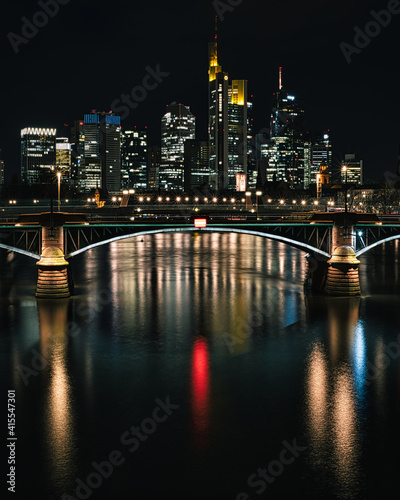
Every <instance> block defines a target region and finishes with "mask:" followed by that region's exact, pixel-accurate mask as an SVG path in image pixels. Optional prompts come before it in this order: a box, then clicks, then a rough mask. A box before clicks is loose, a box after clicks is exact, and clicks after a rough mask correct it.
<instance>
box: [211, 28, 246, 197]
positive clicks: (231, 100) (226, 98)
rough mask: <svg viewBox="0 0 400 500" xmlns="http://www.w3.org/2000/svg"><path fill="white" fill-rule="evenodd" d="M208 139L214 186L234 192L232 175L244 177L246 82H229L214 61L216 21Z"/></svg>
mask: <svg viewBox="0 0 400 500" xmlns="http://www.w3.org/2000/svg"><path fill="white" fill-rule="evenodd" d="M208 52H209V69H208V90H209V92H208V138H209V143H210V170H211V174H214V175H216V176H217V179H218V181H217V187H218V189H219V190H222V189H228V188H229V189H235V187H236V174H237V173H238V172H243V173H246V174H247V81H246V80H232V82H231V83H229V76H228V74H227V73H224V72H223V71H222V66H221V65H220V64H219V62H218V38H217V22H216V24H215V34H214V41H213V42H211V43H209V46H208Z"/></svg>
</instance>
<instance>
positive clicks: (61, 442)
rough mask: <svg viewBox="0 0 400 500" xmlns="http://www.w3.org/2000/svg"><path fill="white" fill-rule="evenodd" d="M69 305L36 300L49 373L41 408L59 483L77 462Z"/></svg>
mask: <svg viewBox="0 0 400 500" xmlns="http://www.w3.org/2000/svg"><path fill="white" fill-rule="evenodd" d="M68 305H69V301H68V300H62V299H58V300H57V301H54V300H53V301H38V315H39V331H40V346H41V354H42V356H43V359H45V360H46V371H47V373H48V379H47V380H48V387H47V391H46V397H45V407H44V419H45V421H46V427H47V439H46V444H47V447H48V462H49V464H50V467H49V470H50V475H51V477H52V481H53V482H54V483H55V484H56V485H58V486H60V485H62V484H64V483H65V482H66V481H67V480H68V476H70V475H71V474H73V473H74V472H73V471H74V470H75V464H76V456H75V451H76V447H75V442H76V432H75V420H74V411H73V403H72V387H71V381H70V377H69V374H68V370H67V359H66V358H67V346H68V335H67V332H66V325H67V313H68Z"/></svg>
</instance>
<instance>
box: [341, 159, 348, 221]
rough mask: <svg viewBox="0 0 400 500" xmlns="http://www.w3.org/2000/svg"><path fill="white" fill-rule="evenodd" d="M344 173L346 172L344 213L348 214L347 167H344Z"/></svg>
mask: <svg viewBox="0 0 400 500" xmlns="http://www.w3.org/2000/svg"><path fill="white" fill-rule="evenodd" d="M342 172H344V213H345V214H347V167H346V165H344V166H343V167H342Z"/></svg>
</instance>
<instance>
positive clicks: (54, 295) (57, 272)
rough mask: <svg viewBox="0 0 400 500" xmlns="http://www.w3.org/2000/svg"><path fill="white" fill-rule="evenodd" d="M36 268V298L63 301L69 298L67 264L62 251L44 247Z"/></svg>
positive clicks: (53, 247)
mask: <svg viewBox="0 0 400 500" xmlns="http://www.w3.org/2000/svg"><path fill="white" fill-rule="evenodd" d="M36 265H37V266H38V268H39V269H38V279H37V286H36V297H37V298H42V299H63V298H66V297H69V296H70V295H71V293H70V285H69V279H68V265H69V264H68V262H67V261H66V260H65V258H64V254H63V252H62V250H61V249H60V248H58V247H55V246H48V247H46V248H45V249H44V250H43V252H42V255H41V256H40V260H39V261H38V262H37V263H36Z"/></svg>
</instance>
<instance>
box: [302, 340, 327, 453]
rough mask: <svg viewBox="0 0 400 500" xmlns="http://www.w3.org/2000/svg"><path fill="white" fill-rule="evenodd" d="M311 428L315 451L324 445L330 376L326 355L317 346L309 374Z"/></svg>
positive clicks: (312, 356) (311, 359)
mask: <svg viewBox="0 0 400 500" xmlns="http://www.w3.org/2000/svg"><path fill="white" fill-rule="evenodd" d="M307 387H308V400H307V405H308V409H309V417H310V420H309V426H310V429H311V431H312V432H311V433H310V434H311V440H312V446H313V449H317V448H318V446H319V445H320V444H321V443H323V440H324V437H325V436H326V427H327V424H328V421H327V417H328V390H329V385H328V374H327V366H326V359H325V354H324V352H323V350H322V347H321V345H319V344H316V345H315V347H314V349H313V351H312V353H311V356H310V363H309V367H308V374H307Z"/></svg>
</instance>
